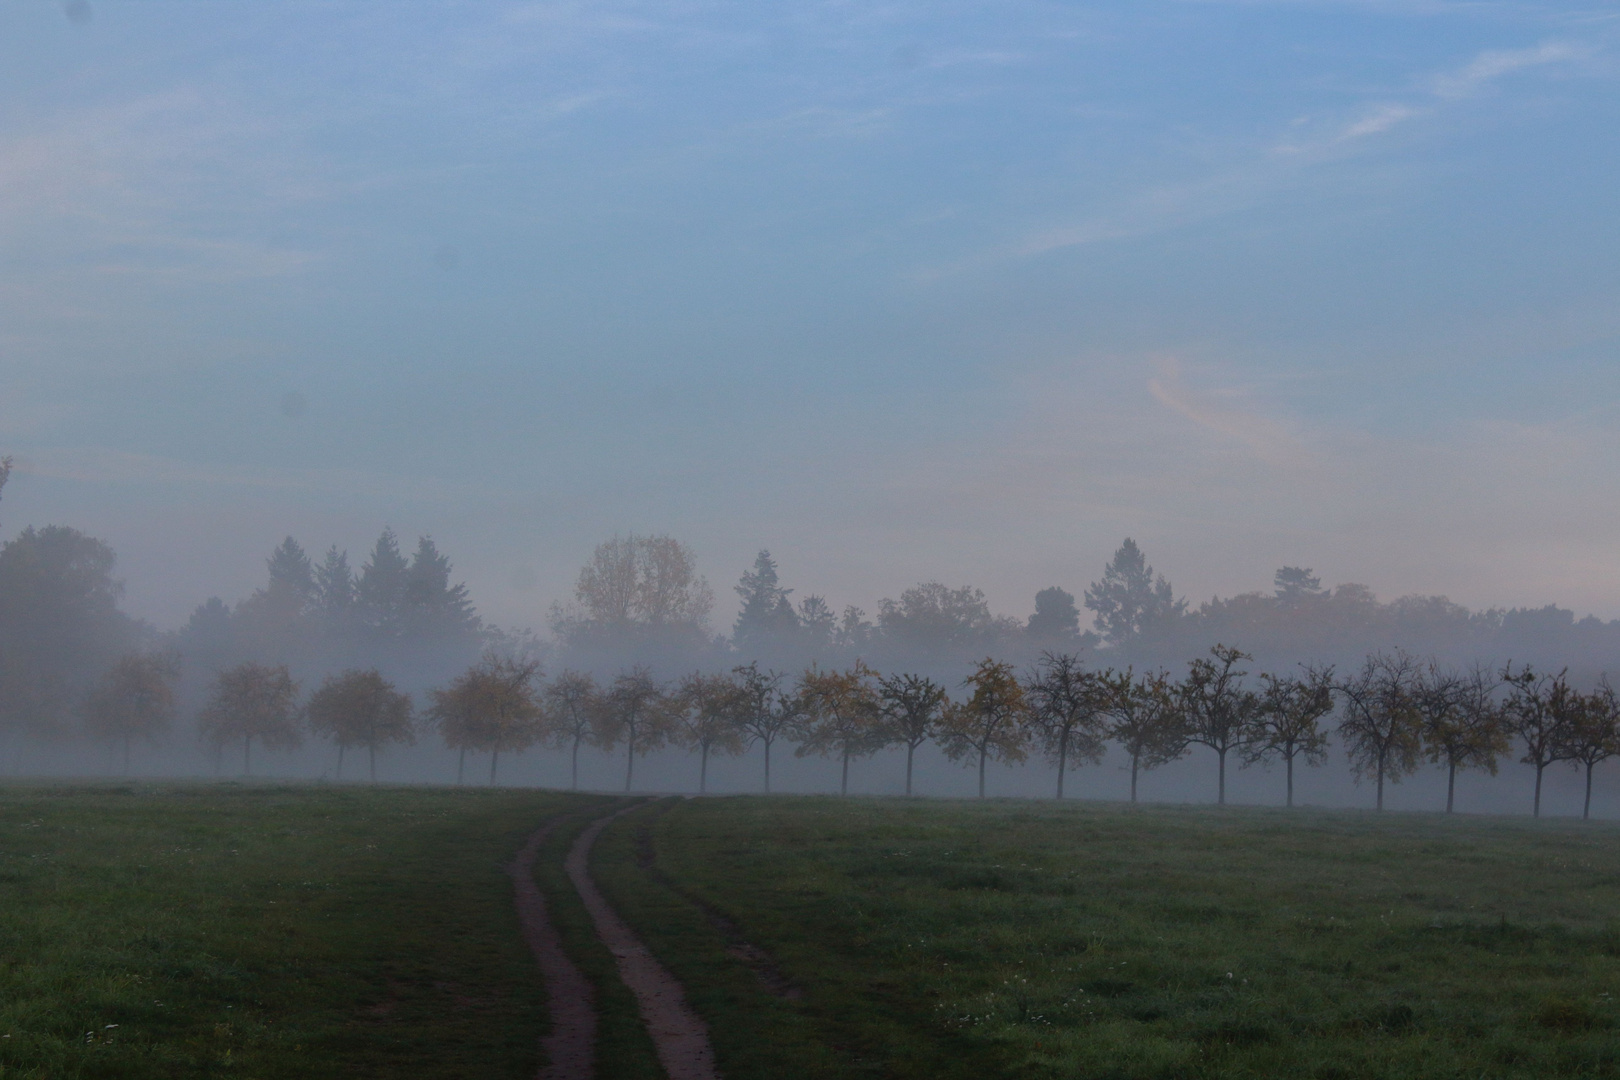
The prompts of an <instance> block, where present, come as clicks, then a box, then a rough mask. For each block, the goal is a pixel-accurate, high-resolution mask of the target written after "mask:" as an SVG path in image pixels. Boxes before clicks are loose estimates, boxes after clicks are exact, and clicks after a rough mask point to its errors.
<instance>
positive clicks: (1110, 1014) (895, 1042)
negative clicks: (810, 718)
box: [599, 799, 1620, 1080]
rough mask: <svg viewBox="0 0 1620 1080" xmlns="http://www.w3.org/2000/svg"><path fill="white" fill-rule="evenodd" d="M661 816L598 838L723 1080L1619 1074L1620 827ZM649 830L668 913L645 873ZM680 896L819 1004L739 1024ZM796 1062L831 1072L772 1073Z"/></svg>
mask: <svg viewBox="0 0 1620 1080" xmlns="http://www.w3.org/2000/svg"><path fill="white" fill-rule="evenodd" d="M660 809H662V808H658V807H655V808H652V809H651V810H649V811H648V812H646V813H644V814H642V815H637V816H639V817H642V818H643V819H645V820H643V821H642V822H641V823H640V824H638V823H637V821H636V817H635V816H633V817H631V818H629V819H627V821H626V823H625V825H624V826H622V827H620V828H619V829H618V830H617V831H616V835H615V834H612V833H610V837H612V838H613V839H615V840H616V842H615V843H609V844H607V845H606V846H604V847H603V849H602V850H601V853H600V855H599V861H600V863H601V870H600V872H601V876H602V878H603V883H604V887H605V888H607V889H608V891H609V892H610V895H611V896H612V897H613V898H614V899H615V900H616V902H617V903H618V904H619V905H620V906H621V907H622V908H623V910H624V911H625V912H626V914H627V916H628V917H630V918H631V919H632V921H633V922H635V923H636V924H637V925H638V927H639V928H640V929H641V930H642V931H643V933H644V935H645V936H646V938H647V939H648V941H649V943H650V944H651V945H652V946H653V948H654V949H655V951H658V952H659V953H660V954H661V955H665V956H666V957H667V959H668V962H669V963H670V965H671V967H672V968H674V969H675V971H676V973H677V974H678V975H680V976H681V977H682V978H683V979H684V980H685V981H686V982H687V984H688V986H689V988H691V991H692V993H693V996H694V998H695V999H696V1000H698V1001H699V1002H701V1003H703V1004H704V1005H705V1007H706V1009H707V1010H708V1012H709V1013H710V1015H711V1017H712V1019H713V1021H714V1022H716V1023H717V1031H716V1052H717V1054H718V1055H719V1057H720V1062H721V1065H722V1067H723V1070H724V1072H725V1075H726V1076H728V1077H732V1078H739V1080H740V1078H743V1077H760V1078H763V1077H767V1076H777V1077H789V1076H815V1077H822V1076H874V1077H876V1076H886V1077H887V1076H892V1077H919V1078H920V1077H983V1076H1008V1077H1095V1078H1109V1077H1120V1078H1123V1077H1133V1078H1134V1077H1143V1078H1146V1077H1155V1078H1157V1077H1164V1078H1169V1077H1282V1076H1287V1077H1323V1078H1328V1077H1343V1078H1351V1077H1354V1078H1361V1077H1448V1078H1449V1077H1549V1076H1620V1012H1617V1009H1616V1006H1615V999H1616V997H1617V996H1620V831H1617V830H1616V829H1614V828H1613V827H1612V826H1607V825H1595V826H1581V825H1579V824H1570V823H1550V822H1542V823H1533V822H1524V821H1520V820H1503V819H1453V820H1449V821H1448V820H1445V819H1443V818H1440V817H1438V816H1413V815H1394V814H1389V815H1381V816H1380V815H1373V814H1366V813H1343V812H1333V813H1327V812H1309V811H1306V812H1291V813H1290V812H1281V811H1270V810H1249V809H1228V810H1219V811H1217V810H1214V809H1209V808H1171V807H1142V808H1132V807H1126V806H1115V805H1096V804H1094V805H1070V806H1064V807H1055V806H1050V805H1039V804H1028V803H1005V802H993V803H988V804H972V803H968V804H963V803H952V804H936V803H920V802H897V801H892V800H890V801H862V800H835V799H770V800H765V799H726V800H718V799H716V800H703V801H685V802H682V803H680V804H679V805H677V806H674V807H673V808H671V809H667V812H663V813H659V810H660ZM638 828H644V829H646V830H647V831H648V832H649V833H650V834H651V839H652V841H653V846H654V849H655V850H656V852H657V866H658V869H659V871H660V872H661V875H662V877H663V878H664V879H666V880H667V881H668V882H670V883H673V885H674V888H673V889H672V888H670V887H669V885H667V884H665V883H663V882H661V881H660V880H659V875H654V874H649V873H647V872H646V871H644V870H643V871H640V872H639V873H638V869H637V866H636V860H635V857H634V850H633V843H632V842H631V841H632V838H633V835H634V832H635V830H636V829H638ZM678 892H685V893H688V894H690V895H692V896H695V897H696V898H698V899H700V900H701V901H703V902H704V903H706V904H707V905H709V906H711V907H712V908H713V909H717V910H718V911H720V912H722V913H723V914H724V915H725V916H727V917H729V919H730V920H731V921H732V922H734V923H735V924H736V925H737V927H738V928H739V930H740V931H741V932H742V934H743V935H744V936H745V937H746V938H747V939H748V940H749V941H750V942H752V943H753V944H756V945H758V946H761V947H763V948H765V949H767V950H769V951H770V952H772V953H773V954H775V956H776V957H777V959H778V960H779V962H780V964H781V966H782V967H783V969H784V970H785V971H786V972H787V973H788V974H789V975H791V977H792V978H793V979H794V980H795V981H796V982H797V983H798V984H799V985H800V986H802V988H803V991H804V999H803V1001H802V1002H800V1003H798V1004H796V1005H794V1006H788V1005H786V1004H785V1003H782V1002H770V1003H769V1004H770V1005H771V1006H773V1007H774V1009H775V1012H763V1011H762V1012H759V1013H758V1016H759V1017H761V1019H762V1020H764V1018H765V1017H769V1019H768V1020H766V1021H764V1022H752V1023H751V1022H750V1020H749V1017H750V1015H751V1014H752V1013H753V1010H755V1009H756V1008H758V1007H759V1005H760V1000H761V998H762V995H761V992H760V990H759V987H758V985H757V980H756V982H755V985H754V986H753V987H750V986H749V985H748V978H747V975H746V971H745V969H743V967H742V965H740V964H738V963H736V962H733V963H731V964H730V965H722V964H720V963H718V962H717V961H716V960H715V959H714V957H715V955H716V951H717V941H716V940H715V937H716V935H715V934H714V933H713V932H712V931H711V932H710V933H709V935H708V939H707V940H705V939H704V937H703V928H702V926H701V925H700V923H701V920H700V919H698V918H695V917H693V916H692V915H691V914H686V915H684V916H683V915H681V914H680V905H679V904H676V903H674V898H675V895H676V894H677V893H678ZM688 907H690V905H688ZM693 910H695V909H693ZM727 967H729V970H725V968H727ZM750 991H751V992H752V998H750ZM783 1012H787V1013H791V1014H792V1015H791V1016H790V1017H786V1018H784V1017H782V1016H781V1015H779V1014H781V1013H783ZM783 1040H787V1041H789V1042H790V1043H791V1044H793V1045H795V1046H796V1045H799V1044H805V1045H808V1046H812V1047H815V1048H816V1049H818V1050H819V1051H820V1054H819V1056H818V1055H816V1054H810V1053H797V1052H795V1053H790V1054H786V1055H779V1058H780V1059H774V1058H773V1056H772V1046H773V1044H776V1043H779V1042H781V1041H783Z"/></svg>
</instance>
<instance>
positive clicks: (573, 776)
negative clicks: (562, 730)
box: [568, 735, 579, 791]
mask: <svg viewBox="0 0 1620 1080" xmlns="http://www.w3.org/2000/svg"><path fill="white" fill-rule="evenodd" d="M568 775H569V780H568V790H570V791H578V790H579V736H578V735H575V736H574V761H573V765H572V766H571V767H570V772H569V774H568Z"/></svg>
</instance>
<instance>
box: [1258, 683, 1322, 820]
mask: <svg viewBox="0 0 1620 1080" xmlns="http://www.w3.org/2000/svg"><path fill="white" fill-rule="evenodd" d="M1260 685H1261V690H1260V695H1259V707H1258V708H1257V709H1256V710H1255V712H1254V715H1253V717H1252V719H1251V720H1250V721H1249V728H1248V731H1247V732H1246V733H1245V734H1244V736H1243V760H1244V763H1245V764H1250V765H1252V764H1257V763H1263V762H1267V761H1271V760H1273V759H1277V760H1281V761H1282V763H1283V766H1284V769H1285V770H1286V771H1287V774H1288V797H1287V800H1286V802H1285V804H1284V805H1287V806H1293V805H1294V759H1295V758H1299V757H1303V758H1304V759H1305V761H1306V763H1307V764H1310V765H1321V764H1322V763H1323V762H1325V761H1327V742H1328V738H1327V732H1326V731H1324V730H1322V723H1321V722H1322V718H1323V717H1325V716H1327V715H1328V714H1329V713H1331V712H1332V711H1333V669H1332V668H1331V667H1328V668H1312V667H1307V668H1306V669H1305V675H1304V677H1303V678H1278V677H1277V676H1275V675H1271V674H1262V675H1261V676H1260Z"/></svg>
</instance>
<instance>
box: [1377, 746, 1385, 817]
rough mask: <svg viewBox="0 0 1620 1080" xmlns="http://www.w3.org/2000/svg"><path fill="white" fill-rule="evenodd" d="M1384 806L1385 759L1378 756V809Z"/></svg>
mask: <svg viewBox="0 0 1620 1080" xmlns="http://www.w3.org/2000/svg"><path fill="white" fill-rule="evenodd" d="M1383 808H1384V759H1383V757H1382V756H1380V757H1379V758H1378V809H1380V810H1382V809H1383Z"/></svg>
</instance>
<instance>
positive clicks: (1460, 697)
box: [1413, 662, 1512, 814]
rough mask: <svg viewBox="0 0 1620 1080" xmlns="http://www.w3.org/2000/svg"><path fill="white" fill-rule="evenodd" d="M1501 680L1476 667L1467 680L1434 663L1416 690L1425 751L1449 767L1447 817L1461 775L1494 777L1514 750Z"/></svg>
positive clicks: (1425, 672) (1420, 676)
mask: <svg viewBox="0 0 1620 1080" xmlns="http://www.w3.org/2000/svg"><path fill="white" fill-rule="evenodd" d="M1501 682H1502V680H1501V679H1500V678H1499V677H1498V676H1497V674H1496V673H1495V672H1494V671H1492V670H1491V669H1490V668H1488V667H1486V666H1484V665H1482V664H1476V665H1474V667H1473V669H1472V670H1470V671H1468V672H1467V673H1466V674H1464V673H1458V672H1448V671H1442V670H1440V668H1439V667H1438V665H1436V664H1434V663H1432V662H1431V663H1430V664H1429V666H1428V668H1427V670H1425V671H1423V672H1420V673H1419V676H1418V679H1417V682H1416V684H1415V690H1414V695H1413V698H1414V705H1415V707H1416V709H1417V715H1418V723H1419V724H1421V725H1422V738H1423V751H1424V753H1425V754H1426V755H1427V756H1428V758H1429V760H1430V761H1432V762H1434V763H1435V764H1437V765H1444V766H1445V767H1446V813H1448V814H1449V813H1452V812H1453V811H1454V809H1455V807H1456V803H1457V771H1458V770H1459V769H1480V770H1482V771H1484V772H1488V773H1490V774H1491V775H1492V776H1495V775H1496V762H1497V759H1498V758H1499V757H1501V756H1502V755H1503V754H1506V753H1507V752H1508V751H1509V750H1510V749H1512V743H1511V742H1510V741H1509V738H1508V730H1507V727H1506V724H1505V721H1504V718H1503V715H1502V709H1501V707H1500V706H1499V705H1498V704H1497V701H1496V691H1497V688H1498V687H1499V686H1501Z"/></svg>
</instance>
